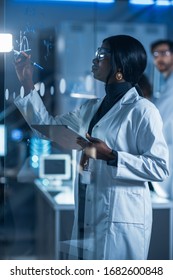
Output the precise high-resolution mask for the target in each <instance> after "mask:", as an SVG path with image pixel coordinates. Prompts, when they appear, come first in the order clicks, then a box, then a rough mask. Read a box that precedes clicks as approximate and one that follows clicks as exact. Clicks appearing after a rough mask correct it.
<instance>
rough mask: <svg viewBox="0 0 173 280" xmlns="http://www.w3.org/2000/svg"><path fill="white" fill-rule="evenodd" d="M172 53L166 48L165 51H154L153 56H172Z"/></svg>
mask: <svg viewBox="0 0 173 280" xmlns="http://www.w3.org/2000/svg"><path fill="white" fill-rule="evenodd" d="M171 54H172V53H171V51H169V50H165V51H155V52H153V56H154V57H158V56H162V57H164V56H170V55H171Z"/></svg>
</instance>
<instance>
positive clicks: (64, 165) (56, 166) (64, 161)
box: [39, 154, 71, 186]
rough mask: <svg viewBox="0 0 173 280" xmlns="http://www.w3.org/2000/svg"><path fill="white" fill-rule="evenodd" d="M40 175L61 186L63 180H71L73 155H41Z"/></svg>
mask: <svg viewBox="0 0 173 280" xmlns="http://www.w3.org/2000/svg"><path fill="white" fill-rule="evenodd" d="M39 177H40V178H42V179H48V180H50V181H52V182H54V183H56V185H57V186H58V185H59V186H61V185H62V183H63V180H71V157H70V155H68V154H51V155H41V156H40V162H39Z"/></svg>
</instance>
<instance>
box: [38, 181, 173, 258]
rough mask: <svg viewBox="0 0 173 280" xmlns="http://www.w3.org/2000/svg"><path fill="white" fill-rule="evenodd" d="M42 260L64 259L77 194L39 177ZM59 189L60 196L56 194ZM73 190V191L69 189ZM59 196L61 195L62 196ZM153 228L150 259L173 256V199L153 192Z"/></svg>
mask: <svg viewBox="0 0 173 280" xmlns="http://www.w3.org/2000/svg"><path fill="white" fill-rule="evenodd" d="M35 183H36V190H37V192H36V193H37V209H38V210H37V214H38V216H37V252H38V259H61V256H60V253H59V248H60V241H64V240H70V237H71V230H72V225H73V218H74V217H73V213H74V200H73V193H72V192H71V191H69V190H68V189H66V191H64V193H63V194H60V195H59V194H58V189H57V190H56V188H54V189H51V188H46V187H44V186H43V185H42V184H41V181H39V180H36V181H35ZM56 191H57V196H56ZM68 191H69V192H68ZM58 196H59V198H58ZM151 198H152V207H153V230H152V236H151V244H150V250H149V256H148V259H150V260H152V259H155V260H159V259H173V201H170V200H167V199H163V198H160V197H158V196H157V195H156V194H154V193H151Z"/></svg>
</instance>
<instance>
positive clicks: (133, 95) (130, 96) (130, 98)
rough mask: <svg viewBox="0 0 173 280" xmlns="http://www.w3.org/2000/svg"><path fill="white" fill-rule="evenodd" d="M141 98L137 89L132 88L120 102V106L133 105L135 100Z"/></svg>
mask: <svg viewBox="0 0 173 280" xmlns="http://www.w3.org/2000/svg"><path fill="white" fill-rule="evenodd" d="M140 98H141V96H139V94H138V92H137V90H136V88H135V87H132V88H131V89H130V90H128V91H127V92H126V94H125V95H124V96H123V97H122V99H121V100H120V104H121V105H124V104H131V103H133V102H134V101H135V100H138V99H140Z"/></svg>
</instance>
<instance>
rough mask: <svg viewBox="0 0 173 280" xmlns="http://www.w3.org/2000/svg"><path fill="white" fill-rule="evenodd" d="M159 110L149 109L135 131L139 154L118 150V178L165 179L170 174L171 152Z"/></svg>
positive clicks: (139, 179)
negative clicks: (164, 134) (169, 152)
mask: <svg viewBox="0 0 173 280" xmlns="http://www.w3.org/2000/svg"><path fill="white" fill-rule="evenodd" d="M162 128H163V124H162V119H161V117H160V114H159V112H158V110H157V109H156V110H149V111H147V112H145V114H144V116H142V117H141V121H139V125H138V128H137V130H136V132H135V133H134V141H136V146H137V149H138V153H137V154H131V153H128V152H125V151H118V164H117V169H116V178H119V179H125V180H126V179H127V180H138V181H163V180H164V179H166V178H167V177H168V175H169V166H168V162H169V154H168V147H167V144H166V142H165V139H164V136H163V132H162Z"/></svg>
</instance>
